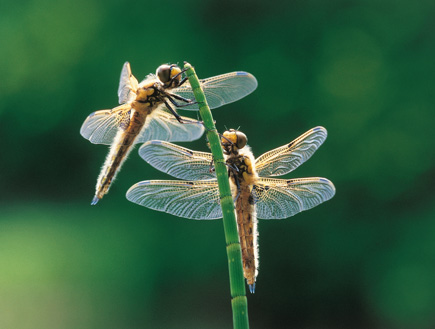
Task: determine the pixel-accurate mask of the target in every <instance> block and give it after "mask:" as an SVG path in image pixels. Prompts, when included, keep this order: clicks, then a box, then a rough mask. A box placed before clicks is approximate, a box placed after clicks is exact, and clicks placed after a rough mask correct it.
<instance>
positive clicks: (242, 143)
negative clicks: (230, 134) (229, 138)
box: [236, 131, 248, 149]
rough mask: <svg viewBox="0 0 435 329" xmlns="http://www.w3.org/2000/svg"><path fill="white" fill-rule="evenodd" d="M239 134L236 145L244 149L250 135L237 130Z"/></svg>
mask: <svg viewBox="0 0 435 329" xmlns="http://www.w3.org/2000/svg"><path fill="white" fill-rule="evenodd" d="M236 135H237V142H236V146H237V148H238V149H242V148H244V147H245V146H246V143H247V142H248V137H246V135H245V134H244V133H242V132H240V131H238V132H236Z"/></svg>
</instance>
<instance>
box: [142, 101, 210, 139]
mask: <svg viewBox="0 0 435 329" xmlns="http://www.w3.org/2000/svg"><path fill="white" fill-rule="evenodd" d="M182 118H183V119H184V120H186V121H189V120H190V121H192V119H190V118H186V117H182ZM203 133H204V126H203V125H202V124H200V123H180V122H178V121H177V119H175V117H174V116H173V115H172V114H171V113H168V112H165V111H163V110H162V109H160V108H158V109H157V110H155V111H153V112H152V113H151V115H149V116H148V118H147V120H146V123H145V125H144V127H143V128H142V130H141V132H140V133H139V135H138V137H137V138H136V140H135V143H144V142H147V141H150V140H162V141H171V142H190V141H194V140H196V139H198V138H200V137H201V136H202V134H203Z"/></svg>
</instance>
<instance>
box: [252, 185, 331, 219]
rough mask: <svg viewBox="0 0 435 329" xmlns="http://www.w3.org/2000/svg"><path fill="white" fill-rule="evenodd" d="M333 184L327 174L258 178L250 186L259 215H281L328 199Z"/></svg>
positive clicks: (286, 215) (283, 216) (270, 216)
mask: <svg viewBox="0 0 435 329" xmlns="http://www.w3.org/2000/svg"><path fill="white" fill-rule="evenodd" d="M334 194H335V187H334V184H332V182H331V181H329V180H328V179H326V178H320V177H311V178H297V179H290V180H286V179H273V178H259V179H258V180H257V182H256V183H255V185H254V188H253V196H254V200H255V204H256V208H257V216H258V218H263V219H283V218H287V217H290V216H293V215H295V214H297V213H299V212H301V211H304V210H308V209H311V208H313V207H315V206H317V205H319V204H321V203H322V202H325V201H327V200H329V199H331V198H332V197H333V196H334Z"/></svg>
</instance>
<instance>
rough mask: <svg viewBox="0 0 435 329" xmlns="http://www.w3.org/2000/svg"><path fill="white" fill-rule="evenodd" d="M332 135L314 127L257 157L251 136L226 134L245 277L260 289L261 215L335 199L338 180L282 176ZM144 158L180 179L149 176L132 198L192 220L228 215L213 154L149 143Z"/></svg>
mask: <svg viewBox="0 0 435 329" xmlns="http://www.w3.org/2000/svg"><path fill="white" fill-rule="evenodd" d="M326 137H327V131H326V129H325V128H323V127H315V128H313V129H310V130H308V131H307V132H306V133H304V134H303V135H301V136H299V137H298V138H296V139H295V140H293V141H292V142H290V143H289V144H286V145H284V146H281V147H278V148H276V149H273V150H271V151H269V152H266V153H264V154H263V155H261V156H259V157H258V158H256V159H255V158H254V156H253V153H252V151H251V149H250V147H249V146H248V145H247V137H246V135H245V134H243V133H242V132H240V131H237V130H234V129H231V130H228V131H226V132H224V134H223V135H222V136H221V145H222V148H223V153H224V156H225V161H226V164H227V167H228V175H229V179H230V186H231V193H232V197H233V200H234V206H235V212H236V218H237V228H238V234H239V239H240V244H241V249H242V261H243V272H244V277H245V279H246V281H247V284H248V286H249V289H250V292H251V293H254V292H255V283H256V278H257V276H258V266H259V256H258V254H259V252H258V227H257V218H261V219H284V218H288V217H291V216H293V215H295V214H297V213H299V212H301V211H305V210H308V209H311V208H313V207H315V206H317V205H319V204H321V203H322V202H325V201H327V200H329V199H331V198H332V197H333V196H334V194H335V187H334V184H333V183H332V182H331V181H330V180H328V179H326V178H322V177H309V178H294V179H277V178H269V177H273V176H281V175H285V174H287V173H289V172H291V171H293V170H295V169H296V168H297V167H299V166H300V165H301V164H302V163H304V162H305V161H307V160H308V159H309V158H310V157H311V156H312V155H313V153H314V152H315V151H316V150H317V149H318V148H319V147H320V146H321V145H322V143H323V142H324V141H325V139H326ZM139 154H140V156H141V157H142V158H143V159H144V160H145V161H147V162H148V163H149V164H151V165H152V166H153V167H155V168H157V169H159V170H161V171H163V172H165V173H167V174H169V175H171V176H173V177H176V178H179V179H183V180H179V181H174V180H147V181H142V182H139V183H136V184H135V185H133V186H132V187H130V189H129V190H128V191H127V194H126V197H127V199H128V200H129V201H131V202H134V203H137V204H139V205H141V206H145V207H148V208H151V209H154V210H158V211H163V212H167V213H169V214H172V215H175V216H179V217H183V218H188V219H218V218H222V209H221V206H220V196H219V188H218V183H217V180H216V176H215V173H214V171H213V170H211V163H212V161H213V156H212V154H210V153H207V152H198V151H192V150H189V149H187V148H184V147H181V146H178V145H175V144H172V143H169V142H165V141H157V140H153V141H148V142H146V143H145V144H144V145H143V146H142V147H141V148H140V149H139Z"/></svg>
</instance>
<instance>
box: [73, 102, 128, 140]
mask: <svg viewBox="0 0 435 329" xmlns="http://www.w3.org/2000/svg"><path fill="white" fill-rule="evenodd" d="M130 108H131V107H130V105H129V104H124V105H120V106H118V107H115V108H114V109H112V110H101V111H96V112H94V113H91V114H90V115H89V116H88V117H87V118H86V120H85V122H83V125H82V127H81V128H80V134H81V135H82V136H83V137H84V138H86V139H88V140H89V141H90V142H91V143H94V144H112V141H113V138H114V137H115V135H116V133H117V131H118V128H119V127H122V126H127V125H128V124H129V122H130Z"/></svg>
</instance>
